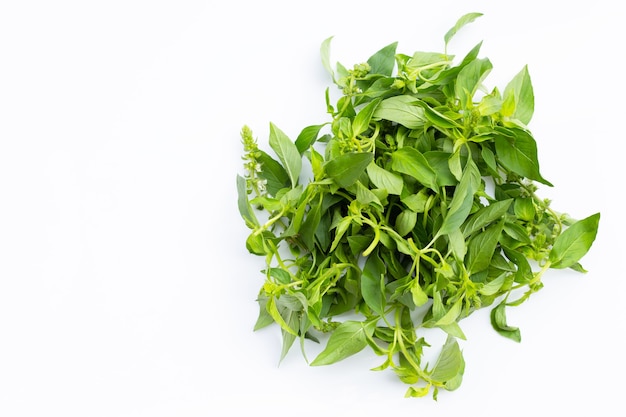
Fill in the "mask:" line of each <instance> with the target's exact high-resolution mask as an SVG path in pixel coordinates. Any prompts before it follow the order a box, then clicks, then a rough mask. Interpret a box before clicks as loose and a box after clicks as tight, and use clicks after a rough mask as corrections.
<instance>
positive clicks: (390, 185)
mask: <svg viewBox="0 0 626 417" xmlns="http://www.w3.org/2000/svg"><path fill="white" fill-rule="evenodd" d="M367 175H368V176H369V178H370V181H372V183H374V185H375V186H376V187H377V188H381V189H383V190H386V191H387V192H388V193H389V194H395V195H400V194H401V193H402V188H403V187H404V181H403V180H402V177H401V176H400V175H398V174H395V173H393V172H389V171H387V170H386V169H384V168H381V167H379V166H378V165H376V163H374V162H373V161H372V162H371V163H370V164H369V165H368V166H367Z"/></svg>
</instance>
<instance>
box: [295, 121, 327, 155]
mask: <svg viewBox="0 0 626 417" xmlns="http://www.w3.org/2000/svg"><path fill="white" fill-rule="evenodd" d="M325 125H326V124H321V125H311V126H307V127H305V128H304V129H302V131H301V132H300V134H299V135H298V137H297V138H296V148H298V152H300V155H302V154H303V153H304V152H305V151H307V150H309V148H310V147H311V145H313V144H314V143H315V141H316V140H317V136H318V135H319V133H320V130H322V128H323V127H324V126H325Z"/></svg>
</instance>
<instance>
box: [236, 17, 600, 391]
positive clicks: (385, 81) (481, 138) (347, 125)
mask: <svg viewBox="0 0 626 417" xmlns="http://www.w3.org/2000/svg"><path fill="white" fill-rule="evenodd" d="M479 16H480V14H479V13H470V14H467V15H465V16H463V17H461V19H459V20H458V22H457V23H456V25H455V26H454V27H453V28H452V29H450V31H448V32H447V33H446V35H445V37H444V42H445V44H444V52H443V53H433V52H415V53H414V54H412V55H404V54H401V53H397V52H396V47H397V43H393V44H391V45H388V46H386V47H384V48H382V49H380V50H379V51H378V52H376V53H375V54H374V55H372V56H371V57H370V58H369V59H368V60H367V62H365V63H361V64H358V65H355V66H354V67H353V68H352V69H347V68H346V67H344V66H342V65H341V64H337V65H336V66H335V67H333V66H331V64H330V43H331V38H328V39H326V40H325V41H324V42H323V43H322V47H321V54H322V63H323V65H324V67H325V68H326V69H327V70H328V72H329V74H330V75H331V77H332V80H333V82H334V83H335V84H336V85H337V86H338V87H339V88H340V89H341V92H342V94H341V97H340V98H339V99H338V100H337V102H336V103H335V104H334V105H333V104H331V102H330V94H329V90H327V91H326V97H327V99H326V107H327V109H328V113H329V115H330V116H331V120H330V121H328V122H326V123H322V124H318V125H311V126H307V127H305V128H304V129H303V130H302V132H301V133H300V134H299V135H298V137H297V139H296V140H295V141H292V140H291V139H290V138H289V137H288V136H287V135H286V134H285V133H284V132H283V131H281V130H280V129H279V128H278V127H277V126H275V125H274V124H272V123H270V129H269V146H270V147H271V149H272V151H273V153H274V156H271V155H270V154H268V153H266V152H264V151H263V150H260V149H259V148H258V146H257V142H256V140H255V139H254V137H253V134H252V131H251V130H250V129H249V128H248V127H244V128H243V129H242V132H241V136H242V141H243V145H244V150H245V155H244V160H245V164H244V166H245V168H246V173H245V176H241V175H239V176H238V177H237V188H238V195H239V200H238V205H239V210H240V213H241V216H242V217H243V219H244V221H245V224H246V225H247V227H249V228H250V229H251V233H250V235H249V237H248V239H247V241H246V247H247V248H248V250H249V251H250V252H251V253H253V254H255V255H259V256H263V257H265V268H264V270H263V274H264V275H265V282H264V284H263V286H262V288H261V290H260V293H259V296H258V302H259V305H260V314H259V317H258V321H257V324H256V326H255V329H260V328H263V327H265V326H267V325H270V324H272V323H277V324H278V325H279V326H280V329H281V331H282V336H283V349H282V352H281V360H282V358H284V356H285V355H286V354H287V352H288V351H289V350H290V348H291V347H292V345H293V343H294V342H295V341H296V340H297V339H299V340H300V342H301V346H302V350H303V354H304V353H305V352H304V346H305V345H304V340H305V339H310V340H314V341H317V340H318V337H319V336H320V335H321V334H323V333H328V334H329V338H328V340H327V344H326V347H325V348H324V349H323V350H322V351H321V353H320V354H319V355H318V356H317V357H316V358H314V359H313V360H312V361H311V363H310V364H311V365H328V364H332V363H335V362H337V361H340V360H342V359H345V358H347V357H349V356H351V355H354V354H356V353H357V352H359V351H361V350H363V349H365V348H366V347H368V346H369V347H370V348H371V349H372V350H373V352H374V353H375V354H377V355H380V356H381V357H382V358H383V361H382V364H381V365H380V366H379V367H377V368H375V369H377V370H383V369H391V370H393V371H394V372H395V373H396V374H397V375H398V377H399V378H400V379H401V380H402V381H403V382H405V383H407V384H409V388H408V390H407V393H406V395H407V396H412V397H419V396H424V395H427V394H428V393H429V392H432V395H433V397H434V398H435V399H436V398H437V393H438V390H439V389H445V390H450V391H451V390H454V389H456V388H458V387H459V386H460V384H461V380H462V377H463V372H464V369H465V362H464V360H463V355H462V353H461V349H460V347H459V344H458V340H459V339H461V340H464V339H465V335H464V333H463V331H462V329H461V327H460V325H459V322H460V321H461V320H462V319H463V318H465V317H467V316H469V315H470V314H471V313H472V312H474V311H476V310H477V309H480V308H484V307H488V306H492V305H495V307H493V308H492V310H491V324H492V325H493V328H494V329H495V330H496V331H497V332H498V333H500V334H501V335H503V336H505V337H507V338H510V339H513V340H515V341H520V340H521V338H520V331H519V329H518V328H516V327H512V326H510V325H509V324H508V323H507V320H506V311H505V309H506V307H510V306H516V305H519V304H521V303H522V302H524V301H525V300H526V299H528V297H529V296H530V295H532V294H533V293H535V292H536V291H538V290H539V289H541V288H542V286H543V284H542V276H543V274H544V273H545V271H546V270H548V269H549V268H559V269H561V268H572V269H574V270H576V271H579V272H585V270H584V269H583V267H582V266H581V265H580V263H579V260H580V259H581V258H582V257H583V255H585V254H586V253H587V251H588V250H589V249H590V247H591V245H592V243H593V241H594V240H595V237H596V233H597V228H598V223H599V219H600V214H599V213H596V214H593V215H591V216H589V217H587V218H585V219H583V220H579V221H575V220H573V219H571V218H569V217H568V216H567V215H565V214H561V213H557V212H555V211H554V210H552V209H551V208H550V203H549V201H548V200H545V199H542V198H540V197H538V196H537V194H536V191H537V190H538V187H537V185H536V183H540V184H543V185H546V186H552V184H551V183H550V182H549V181H548V180H547V179H545V178H544V177H543V176H542V174H541V171H540V169H539V161H538V158H537V144H536V142H535V139H534V137H533V135H532V133H531V132H530V130H529V129H528V124H529V122H530V120H531V117H532V115H533V111H534V93H533V88H532V84H531V80H530V75H529V72H528V69H527V68H526V67H524V68H523V69H522V70H521V71H520V72H519V73H518V74H517V75H515V76H514V77H513V79H512V80H511V81H510V82H509V83H508V85H506V87H505V88H504V90H503V91H502V92H500V90H498V89H497V88H494V89H493V90H491V91H490V92H488V91H485V89H484V85H483V81H484V80H485V78H486V76H487V75H488V74H489V72H490V70H491V69H492V64H491V62H490V61H489V59H487V58H479V51H480V47H481V43H479V44H478V45H476V46H475V47H474V48H473V49H472V50H470V51H469V53H467V55H465V56H464V57H463V58H462V59H461V60H460V61H458V63H457V62H455V58H454V56H452V55H449V54H448V53H447V46H448V42H449V41H450V39H451V38H452V37H453V36H454V35H455V34H456V33H457V32H458V30H459V29H461V28H462V27H463V26H464V25H465V24H467V23H469V22H472V21H473V20H475V19H476V18H477V17H479ZM325 132H327V133H325ZM304 158H306V160H307V161H308V164H307V165H306V166H307V169H308V167H310V172H309V171H307V172H303V169H304V167H305V166H304V165H303V163H302V162H303V159H304ZM305 178H306V179H305ZM419 312H422V313H423V314H417V313H419ZM348 313H351V314H348ZM434 328H437V329H440V330H441V331H443V332H445V334H446V335H447V339H446V341H445V343H444V344H443V345H442V346H441V350H440V353H439V356H438V359H437V360H436V362H435V363H434V364H432V366H431V365H429V364H426V363H424V362H425V361H424V360H423V358H424V348H425V347H427V346H430V345H428V344H427V341H426V340H425V337H424V335H423V333H424V332H425V330H424V329H434ZM305 357H306V356H305Z"/></svg>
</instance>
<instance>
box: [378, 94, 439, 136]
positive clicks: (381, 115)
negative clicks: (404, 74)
mask: <svg viewBox="0 0 626 417" xmlns="http://www.w3.org/2000/svg"><path fill="white" fill-rule="evenodd" d="M372 117H373V118H374V119H376V120H389V121H391V122H396V123H399V124H401V125H402V126H404V127H407V128H409V129H421V128H423V127H424V125H425V124H426V122H427V119H426V116H425V115H424V108H423V107H422V106H420V105H418V104H417V99H416V98H415V97H413V96H409V95H401V96H394V97H389V98H386V99H384V100H383V101H381V102H380V104H379V106H378V107H377V108H376V111H375V112H374V114H373V116H372Z"/></svg>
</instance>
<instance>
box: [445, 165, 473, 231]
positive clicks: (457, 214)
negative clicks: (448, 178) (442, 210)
mask: <svg viewBox="0 0 626 417" xmlns="http://www.w3.org/2000/svg"><path fill="white" fill-rule="evenodd" d="M479 185H480V172H479V171H478V168H477V167H476V164H475V163H474V162H473V160H472V159H468V160H467V164H466V165H465V169H464V170H463V176H462V177H461V182H459V185H458V186H457V187H456V190H455V191H454V195H453V197H452V201H451V202H450V207H449V209H448V212H447V213H446V216H445V217H444V219H443V223H442V225H441V228H440V229H439V230H438V231H437V236H441V235H445V234H447V233H450V232H451V231H453V230H455V229H457V228H459V227H460V226H461V225H462V224H463V222H464V221H465V219H467V216H468V215H469V213H470V210H471V209H472V204H473V202H474V193H476V190H477V189H478V186H479Z"/></svg>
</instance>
